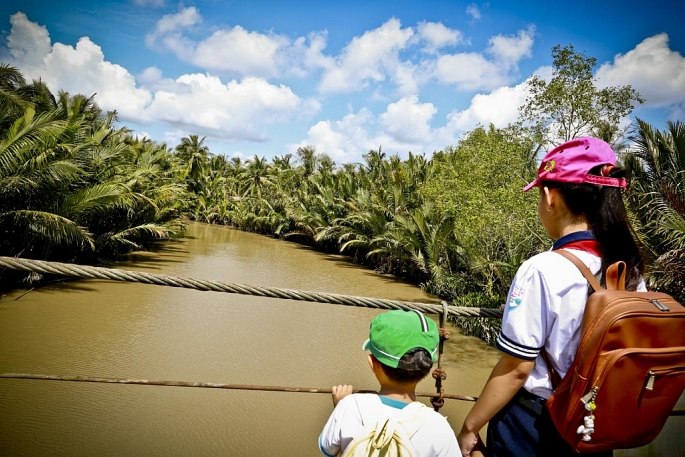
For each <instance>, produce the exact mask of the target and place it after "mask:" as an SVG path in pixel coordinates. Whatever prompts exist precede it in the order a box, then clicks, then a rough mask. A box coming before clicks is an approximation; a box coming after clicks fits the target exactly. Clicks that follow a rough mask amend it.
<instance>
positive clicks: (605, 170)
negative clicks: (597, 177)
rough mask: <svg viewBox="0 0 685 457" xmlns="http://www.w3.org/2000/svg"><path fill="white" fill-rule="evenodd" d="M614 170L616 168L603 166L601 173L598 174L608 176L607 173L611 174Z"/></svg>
mask: <svg viewBox="0 0 685 457" xmlns="http://www.w3.org/2000/svg"><path fill="white" fill-rule="evenodd" d="M614 168H616V167H615V166H613V165H604V166H603V167H602V171H601V172H600V174H601V175H602V176H609V173H611V171H612V170H613V169H614Z"/></svg>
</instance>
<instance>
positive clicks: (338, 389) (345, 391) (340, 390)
mask: <svg viewBox="0 0 685 457" xmlns="http://www.w3.org/2000/svg"><path fill="white" fill-rule="evenodd" d="M351 393H352V386H349V385H347V384H344V385H343V384H341V385H339V386H333V388H332V389H331V395H332V396H333V406H334V407H335V406H336V405H337V404H338V402H339V401H340V400H342V399H343V398H345V397H347V396H348V395H350V394H351Z"/></svg>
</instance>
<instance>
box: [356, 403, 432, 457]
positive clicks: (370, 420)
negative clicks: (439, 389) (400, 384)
mask: <svg viewBox="0 0 685 457" xmlns="http://www.w3.org/2000/svg"><path fill="white" fill-rule="evenodd" d="M354 399H355V401H356V402H357V408H358V409H359V415H360V416H361V418H362V425H363V426H364V433H362V434H361V435H359V436H357V437H356V438H355V439H353V440H352V442H351V443H350V444H349V445H348V446H347V448H346V449H345V453H344V454H343V456H344V457H376V456H382V457H399V456H402V457H416V455H417V454H416V450H415V449H414V446H412V444H411V442H410V441H409V440H410V439H411V437H412V436H414V435H415V434H416V432H417V431H418V430H419V429H420V428H421V426H422V425H423V424H424V423H425V422H426V420H427V419H428V415H429V414H430V412H431V411H432V410H431V409H430V408H428V407H427V406H426V405H424V404H423V403H419V402H417V401H415V402H412V403H410V404H409V405H407V406H405V407H404V408H402V411H401V412H400V413H399V414H398V415H397V416H396V417H391V418H389V419H384V418H382V419H380V420H379V416H378V411H379V409H380V405H381V400H380V398H378V395H376V394H358V395H355V396H354ZM381 417H383V416H381Z"/></svg>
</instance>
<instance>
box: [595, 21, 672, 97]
mask: <svg viewBox="0 0 685 457" xmlns="http://www.w3.org/2000/svg"><path fill="white" fill-rule="evenodd" d="M595 76H596V77H597V79H598V80H599V81H598V83H599V85H601V86H602V87H606V86H618V85H627V84H630V85H631V86H633V88H634V89H636V90H637V91H638V92H640V95H642V97H643V98H644V99H645V105H646V106H650V107H663V106H674V105H678V104H682V103H684V102H685V58H684V57H683V56H682V55H681V54H680V53H679V52H677V51H672V50H671V49H670V47H669V44H668V35H667V34H665V33H661V34H659V35H654V36H652V37H649V38H645V39H644V40H643V41H642V42H641V43H640V44H638V45H637V46H635V48H634V49H632V50H630V51H628V52H627V53H626V54H617V55H616V56H615V57H614V61H613V62H606V63H604V64H603V65H602V66H601V67H600V68H599V70H597V73H596V75H595Z"/></svg>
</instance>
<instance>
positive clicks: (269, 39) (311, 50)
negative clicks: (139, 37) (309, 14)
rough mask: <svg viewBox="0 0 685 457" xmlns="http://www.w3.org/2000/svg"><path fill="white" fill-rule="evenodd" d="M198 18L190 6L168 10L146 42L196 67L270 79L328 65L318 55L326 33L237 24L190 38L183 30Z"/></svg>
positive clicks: (198, 21) (322, 47)
mask: <svg viewBox="0 0 685 457" xmlns="http://www.w3.org/2000/svg"><path fill="white" fill-rule="evenodd" d="M200 22H202V17H201V16H200V13H199V11H198V10H197V8H195V7H188V8H183V9H181V10H180V11H179V12H178V13H175V14H167V15H165V16H164V17H162V19H160V20H159V21H158V22H157V26H156V27H155V30H154V31H153V32H151V33H149V34H148V35H147V36H146V42H147V44H148V46H150V47H152V48H158V49H162V50H169V51H171V52H173V53H174V54H176V56H177V57H179V58H180V59H182V60H184V61H186V62H190V63H192V64H193V65H196V66H198V67H200V68H203V69H205V70H210V71H216V72H221V73H228V74H231V75H238V76H258V77H263V78H275V77H279V76H283V75H284V74H293V75H296V76H300V77H302V76H305V75H306V74H307V70H309V69H310V68H321V67H322V66H325V65H330V62H329V61H330V59H327V58H326V57H324V56H323V55H322V51H323V49H324V48H325V47H326V33H325V32H319V33H311V34H309V35H308V36H307V37H306V38H305V37H299V38H297V39H295V40H292V39H290V38H289V37H287V36H286V35H277V34H275V33H268V34H264V33H258V32H254V31H253V32H251V31H248V30H246V29H244V28H243V27H241V26H239V25H236V26H235V27H230V28H221V29H219V30H216V31H215V32H214V33H212V34H211V35H210V36H209V37H207V38H205V39H203V40H200V41H195V40H193V39H191V38H188V37H187V36H186V35H185V34H184V33H185V31H186V29H189V28H192V27H193V26H195V25H197V24H199V23H200Z"/></svg>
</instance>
